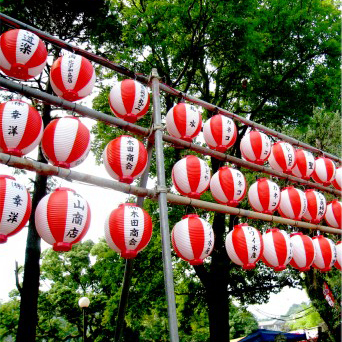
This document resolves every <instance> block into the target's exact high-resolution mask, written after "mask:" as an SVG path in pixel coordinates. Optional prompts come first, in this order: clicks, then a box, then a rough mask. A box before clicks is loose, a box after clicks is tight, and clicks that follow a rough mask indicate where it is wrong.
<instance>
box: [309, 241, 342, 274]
mask: <svg viewBox="0 0 342 342" xmlns="http://www.w3.org/2000/svg"><path fill="white" fill-rule="evenodd" d="M312 241H313V244H314V246H315V250H316V256H315V259H314V262H313V264H312V266H313V267H315V268H317V269H318V270H320V271H321V272H328V271H330V270H331V267H332V266H333V265H334V264H335V261H336V257H337V254H336V247H335V244H334V243H333V242H332V241H331V240H330V239H328V238H326V237H324V236H323V235H317V236H314V237H313V238H312Z"/></svg>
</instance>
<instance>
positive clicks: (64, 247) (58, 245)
mask: <svg viewBox="0 0 342 342" xmlns="http://www.w3.org/2000/svg"><path fill="white" fill-rule="evenodd" d="M71 247H72V244H71V243H70V242H55V243H54V244H53V250H54V251H55V252H68V251H70V250H71Z"/></svg>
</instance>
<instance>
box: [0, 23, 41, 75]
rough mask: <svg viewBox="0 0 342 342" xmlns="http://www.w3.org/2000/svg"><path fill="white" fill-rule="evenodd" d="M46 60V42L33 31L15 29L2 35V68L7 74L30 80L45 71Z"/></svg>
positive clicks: (0, 62)
mask: <svg viewBox="0 0 342 342" xmlns="http://www.w3.org/2000/svg"><path fill="white" fill-rule="evenodd" d="M46 60H47V50H46V47H45V44H44V43H43V41H42V40H41V39H40V38H39V37H38V36H37V35H36V34H34V33H33V32H29V31H26V30H21V29H14V30H10V31H7V32H5V33H3V34H2V35H1V36H0V69H1V70H2V71H3V72H4V73H5V74H6V75H8V76H10V77H14V78H17V79H20V80H28V79H30V78H33V77H36V76H37V75H39V74H40V73H41V72H42V71H43V69H44V67H45V65H46Z"/></svg>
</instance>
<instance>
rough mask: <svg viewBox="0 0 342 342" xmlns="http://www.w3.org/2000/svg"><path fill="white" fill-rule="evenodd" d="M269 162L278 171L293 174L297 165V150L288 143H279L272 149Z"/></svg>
mask: <svg viewBox="0 0 342 342" xmlns="http://www.w3.org/2000/svg"><path fill="white" fill-rule="evenodd" d="M268 162H269V164H270V166H271V168H272V169H274V170H276V171H279V172H285V173H291V170H292V169H293V167H294V166H295V163H296V152H295V149H294V148H293V147H292V145H290V144H289V143H287V142H284V141H278V142H276V143H275V144H274V145H273V146H272V148H271V154H270V156H269V158H268Z"/></svg>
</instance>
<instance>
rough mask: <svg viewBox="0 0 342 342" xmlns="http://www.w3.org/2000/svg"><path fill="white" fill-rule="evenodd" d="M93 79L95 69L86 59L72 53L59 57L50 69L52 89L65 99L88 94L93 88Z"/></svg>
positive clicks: (80, 97) (71, 99) (75, 98)
mask: <svg viewBox="0 0 342 342" xmlns="http://www.w3.org/2000/svg"><path fill="white" fill-rule="evenodd" d="M95 79H96V75H95V70H94V68H93V66H92V64H91V63H90V62H89V61H88V59H86V58H84V57H82V56H80V55H75V54H73V53H69V54H66V55H64V56H61V57H59V58H58V59H57V60H56V61H55V62H54V63H53V65H52V67H51V71H50V81H51V86H52V89H53V91H54V92H55V93H56V94H57V96H59V97H61V98H63V99H65V100H67V101H77V100H80V99H83V98H84V97H86V96H88V95H89V94H90V93H91V92H92V90H93V88H94V84H95Z"/></svg>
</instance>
